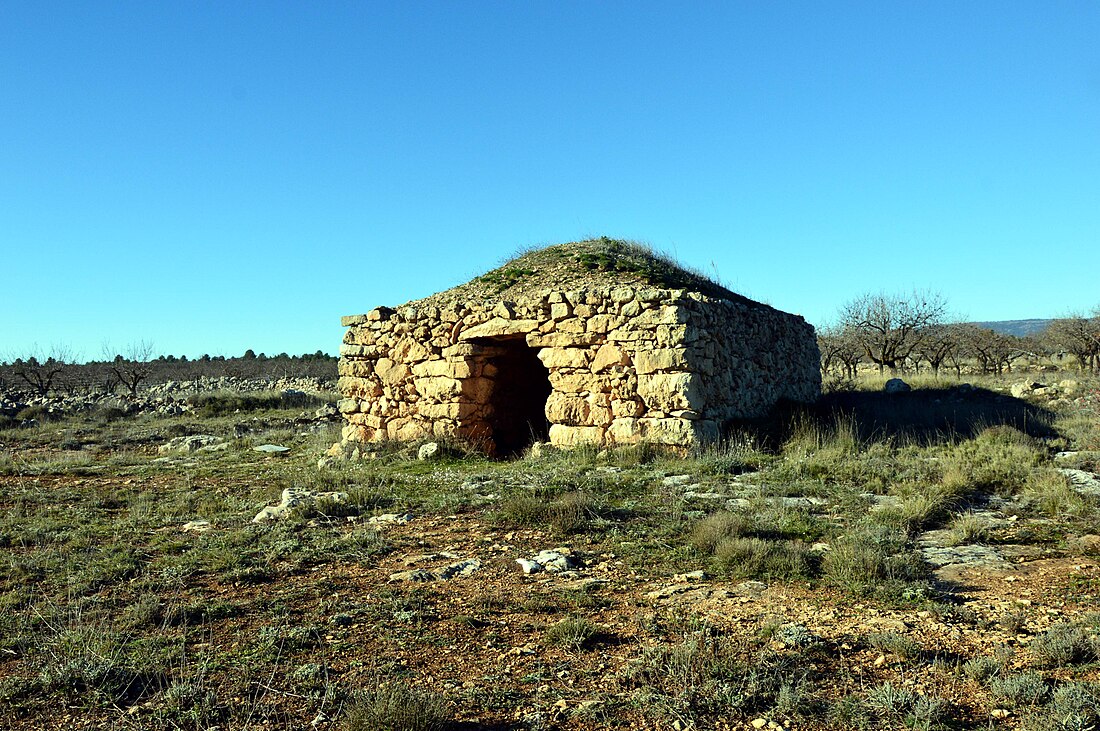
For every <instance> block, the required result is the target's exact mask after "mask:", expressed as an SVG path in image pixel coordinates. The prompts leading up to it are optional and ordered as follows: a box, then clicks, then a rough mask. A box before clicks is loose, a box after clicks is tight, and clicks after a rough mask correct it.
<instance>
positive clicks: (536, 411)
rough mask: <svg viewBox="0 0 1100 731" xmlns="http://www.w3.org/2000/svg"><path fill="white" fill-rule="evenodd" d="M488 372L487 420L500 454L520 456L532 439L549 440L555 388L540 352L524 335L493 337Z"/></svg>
mask: <svg viewBox="0 0 1100 731" xmlns="http://www.w3.org/2000/svg"><path fill="white" fill-rule="evenodd" d="M488 343H489V344H491V345H492V346H493V347H492V350H491V351H490V352H491V353H492V355H489V357H488V358H486V370H485V375H486V376H488V377H490V378H491V379H492V388H491V390H490V392H489V405H490V406H491V407H492V408H491V410H490V414H489V417H488V419H487V421H488V423H489V427H490V429H491V437H490V438H491V439H492V441H493V445H494V450H493V451H494V454H495V455H496V456H497V457H504V458H508V457H515V456H518V455H519V454H521V453H522V452H523V450H524V449H526V448H527V447H528V446H530V445H531V444H532V443H533V442H537V441H546V440H547V439H548V438H549V435H550V423H549V422H548V421H547V420H546V399H547V398H548V397H549V396H550V392H551V390H552V388H551V386H550V374H549V371H547V370H546V366H544V365H543V364H542V361H540V360H539V357H538V351H537V349H535V348H532V347H530V346H529V345H527V342H526V340H525V339H524V338H523V337H511V338H493V339H492V340H490V341H488Z"/></svg>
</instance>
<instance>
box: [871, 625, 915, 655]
mask: <svg viewBox="0 0 1100 731" xmlns="http://www.w3.org/2000/svg"><path fill="white" fill-rule="evenodd" d="M867 644H868V645H870V646H871V647H873V648H874V649H876V650H878V651H879V652H881V653H883V654H890V655H895V656H896V657H899V658H901V659H902V660H912V659H913V658H915V657H918V656H919V655H920V653H921V646H920V643H919V642H917V641H916V640H914V639H913V638H911V637H906V636H905V635H900V634H898V633H897V632H882V633H876V634H872V635H869V636H868V637H867Z"/></svg>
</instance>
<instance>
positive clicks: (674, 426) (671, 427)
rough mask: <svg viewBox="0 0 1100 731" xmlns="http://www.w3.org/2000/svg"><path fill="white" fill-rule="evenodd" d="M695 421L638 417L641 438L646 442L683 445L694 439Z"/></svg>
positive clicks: (687, 444) (690, 442)
mask: <svg viewBox="0 0 1100 731" xmlns="http://www.w3.org/2000/svg"><path fill="white" fill-rule="evenodd" d="M697 423H698V422H694V421H686V420H684V419H648V418H647V419H638V426H639V427H640V428H641V433H642V438H643V439H645V440H646V441H647V442H653V443H655V444H669V445H676V446H685V447H686V446H690V445H691V444H692V443H693V442H694V441H695V427H694V425H695V424H697Z"/></svg>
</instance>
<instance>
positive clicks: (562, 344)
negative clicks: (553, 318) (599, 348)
mask: <svg viewBox="0 0 1100 731" xmlns="http://www.w3.org/2000/svg"><path fill="white" fill-rule="evenodd" d="M606 339H607V338H606V337H605V336H604V335H602V334H600V333H591V332H584V333H559V332H552V333H538V332H532V333H530V334H529V335H528V336H527V344H528V345H530V346H531V347H532V348H579V347H582V346H586V345H599V344H601V343H603V342H604V341H605V340H606Z"/></svg>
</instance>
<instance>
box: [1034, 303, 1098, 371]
mask: <svg viewBox="0 0 1100 731" xmlns="http://www.w3.org/2000/svg"><path fill="white" fill-rule="evenodd" d="M1044 336H1045V338H1046V340H1047V341H1048V342H1049V343H1050V344H1051V346H1053V347H1054V348H1055V349H1056V350H1064V351H1066V352H1068V353H1072V354H1073V355H1074V357H1076V358H1077V362H1078V363H1079V364H1080V366H1081V368H1082V369H1084V370H1100V311H1094V312H1093V314H1092V316H1091V317H1087V316H1085V315H1082V314H1079V313H1074V314H1070V315H1067V316H1066V317H1061V318H1058V319H1057V320H1055V321H1054V322H1052V323H1050V327H1048V328H1047V330H1046V333H1044Z"/></svg>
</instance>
